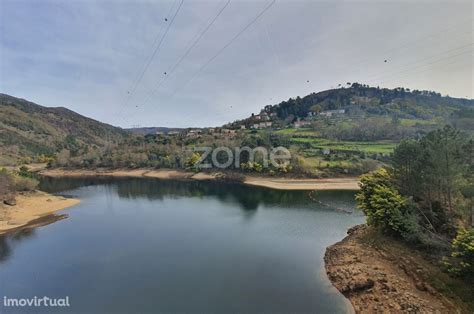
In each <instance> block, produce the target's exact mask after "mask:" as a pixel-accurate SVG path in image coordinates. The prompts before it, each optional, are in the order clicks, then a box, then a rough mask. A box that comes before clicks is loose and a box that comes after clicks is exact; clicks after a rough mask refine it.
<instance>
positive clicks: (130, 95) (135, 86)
mask: <svg viewBox="0 0 474 314" xmlns="http://www.w3.org/2000/svg"><path fill="white" fill-rule="evenodd" d="M175 3H176V0H174V2H173V4H172V5H171V7H170V9H169V11H168V13H167V14H166V15H165V19H164V20H163V23H165V22H166V21H167V19H168V17H169V15H170V14H171V10H172V9H173V7H174V5H175ZM163 29H164V28H162V27H160V31H159V32H158V33H157V34H156V37H155V39H154V40H153V45H152V46H151V47H155V46H156V44H157V43H158V40H159V38H160V37H161V33H162V31H163ZM155 49H157V48H155ZM155 49H153V52H152V53H151V54H150V55H149V56H148V58H147V59H146V60H145V62H144V63H143V65H142V67H141V71H140V72H139V73H137V74H138V75H137V77H136V78H135V80H134V81H133V83H132V88H131V89H130V90H129V91H128V95H127V100H126V104H127V103H128V101H129V100H130V98H131V97H132V95H133V94H134V93H135V90H136V89H137V87H138V84H139V83H140V81H141V80H142V78H143V76H144V75H145V72H146V71H147V69H148V66H149V65H150V64H151V61H152V59H153V56H154V53H155V51H156V50H155Z"/></svg>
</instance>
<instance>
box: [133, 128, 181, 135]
mask: <svg viewBox="0 0 474 314" xmlns="http://www.w3.org/2000/svg"><path fill="white" fill-rule="evenodd" d="M125 130H126V131H128V132H130V133H132V134H138V135H149V134H157V133H163V134H168V133H169V132H182V131H184V130H186V129H184V128H167V127H142V128H129V129H125Z"/></svg>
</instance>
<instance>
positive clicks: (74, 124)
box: [0, 94, 128, 164]
mask: <svg viewBox="0 0 474 314" xmlns="http://www.w3.org/2000/svg"><path fill="white" fill-rule="evenodd" d="M127 134H128V133H127V132H125V131H124V130H122V129H120V128H117V127H113V126H111V125H108V124H105V123H102V122H99V121H96V120H93V119H90V118H87V117H84V116H82V115H80V114H78V113H75V112H74V111H71V110H69V109H66V108H63V107H58V108H49V107H43V106H40V105H37V104H35V103H32V102H29V101H26V100H24V99H20V98H16V97H12V96H9V95H5V94H0V156H1V157H0V164H9V163H14V162H15V161H17V160H18V157H23V158H28V157H33V156H38V155H41V154H44V155H47V156H51V155H54V154H55V153H57V152H59V151H60V150H62V149H64V148H66V149H68V150H69V151H71V153H72V154H73V153H74V152H75V151H78V150H79V149H81V150H83V149H89V148H91V149H97V148H100V147H104V146H106V145H107V144H108V143H113V142H118V141H119V140H121V139H122V138H123V137H124V136H127Z"/></svg>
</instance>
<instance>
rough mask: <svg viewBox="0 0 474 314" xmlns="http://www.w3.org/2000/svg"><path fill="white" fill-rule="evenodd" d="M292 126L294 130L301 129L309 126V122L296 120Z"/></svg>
mask: <svg viewBox="0 0 474 314" xmlns="http://www.w3.org/2000/svg"><path fill="white" fill-rule="evenodd" d="M293 125H294V127H295V128H301V127H304V126H309V125H311V122H310V121H305V120H298V121H295V123H294V124H293Z"/></svg>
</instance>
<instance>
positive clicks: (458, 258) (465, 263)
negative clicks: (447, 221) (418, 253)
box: [444, 228, 474, 280]
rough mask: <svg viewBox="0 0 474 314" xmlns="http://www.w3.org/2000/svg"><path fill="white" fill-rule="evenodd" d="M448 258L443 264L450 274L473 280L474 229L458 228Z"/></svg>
mask: <svg viewBox="0 0 474 314" xmlns="http://www.w3.org/2000/svg"><path fill="white" fill-rule="evenodd" d="M451 247H452V250H453V251H452V253H451V257H450V258H445V260H444V264H445V266H446V267H447V269H448V271H449V272H450V273H452V274H455V275H458V276H463V277H465V278H467V279H470V280H473V279H474V228H470V229H464V228H460V229H459V230H458V234H457V236H456V238H454V240H453V243H452V246H451Z"/></svg>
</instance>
